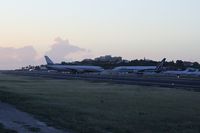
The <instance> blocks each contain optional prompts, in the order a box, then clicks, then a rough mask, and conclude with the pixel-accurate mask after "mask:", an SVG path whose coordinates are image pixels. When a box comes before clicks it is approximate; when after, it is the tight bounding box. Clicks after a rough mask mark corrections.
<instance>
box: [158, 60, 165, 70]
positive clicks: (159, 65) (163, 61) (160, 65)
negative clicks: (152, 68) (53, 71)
mask: <svg viewBox="0 0 200 133" xmlns="http://www.w3.org/2000/svg"><path fill="white" fill-rule="evenodd" d="M165 61H166V58H164V59H163V60H162V61H161V62H160V64H158V66H157V68H156V72H161V71H162V70H163V66H164V63H165Z"/></svg>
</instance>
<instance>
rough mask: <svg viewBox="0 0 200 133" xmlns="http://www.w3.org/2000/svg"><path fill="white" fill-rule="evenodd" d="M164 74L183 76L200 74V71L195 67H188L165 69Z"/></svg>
mask: <svg viewBox="0 0 200 133" xmlns="http://www.w3.org/2000/svg"><path fill="white" fill-rule="evenodd" d="M163 74H167V75H176V76H182V75H190V76H200V71H199V70H198V69H195V68H187V69H186V70H184V71H165V72H163Z"/></svg>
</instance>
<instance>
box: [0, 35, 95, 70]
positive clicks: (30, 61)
mask: <svg viewBox="0 0 200 133" xmlns="http://www.w3.org/2000/svg"><path fill="white" fill-rule="evenodd" d="M45 54H46V55H48V56H49V57H51V58H52V59H53V61H55V62H58V63H59V62H61V61H66V60H67V61H72V60H81V59H83V58H85V57H87V58H89V57H91V53H90V52H89V51H88V50H85V49H83V48H79V47H77V46H75V45H72V44H70V43H69V41H68V40H63V39H61V38H56V39H55V43H54V44H53V45H51V47H50V50H49V51H47V52H45ZM39 55H42V56H39ZM43 55H44V53H40V54H39V53H38V52H37V51H36V49H35V48H34V47H33V46H25V47H21V48H13V47H0V70H3V69H4V70H8V69H17V68H21V67H23V66H28V65H40V64H45V63H46V62H45V60H44V57H43Z"/></svg>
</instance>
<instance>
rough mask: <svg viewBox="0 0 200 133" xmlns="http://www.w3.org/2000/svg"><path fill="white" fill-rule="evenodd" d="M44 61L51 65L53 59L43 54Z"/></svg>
mask: <svg viewBox="0 0 200 133" xmlns="http://www.w3.org/2000/svg"><path fill="white" fill-rule="evenodd" d="M44 58H45V60H46V62H47V65H53V64H54V63H53V61H52V60H51V59H50V58H49V57H48V56H44Z"/></svg>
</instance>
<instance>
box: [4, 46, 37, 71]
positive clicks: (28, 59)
mask: <svg viewBox="0 0 200 133" xmlns="http://www.w3.org/2000/svg"><path fill="white" fill-rule="evenodd" d="M36 58H37V52H36V50H35V49H34V48H33V47H32V46H25V47H22V48H12V47H8V48H5V47H0V69H15V68H20V67H22V66H26V65H33V64H36V63H37V59H36Z"/></svg>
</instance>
